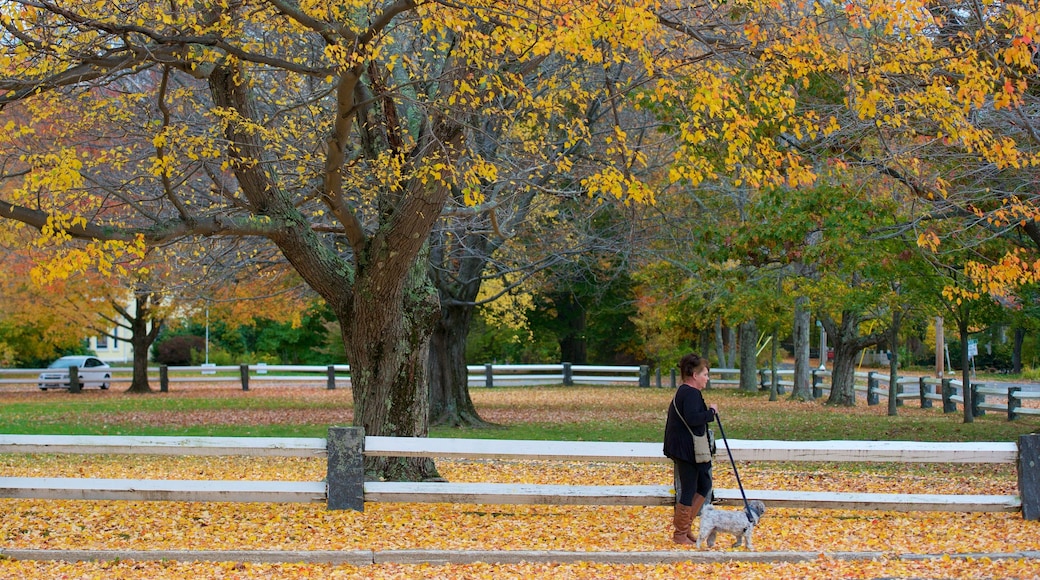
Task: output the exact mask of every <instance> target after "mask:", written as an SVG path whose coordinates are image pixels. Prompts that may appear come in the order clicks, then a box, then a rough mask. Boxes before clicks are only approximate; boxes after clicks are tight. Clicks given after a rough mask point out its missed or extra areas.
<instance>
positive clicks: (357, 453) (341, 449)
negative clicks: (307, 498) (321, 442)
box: [325, 427, 365, 512]
mask: <svg viewBox="0 0 1040 580" xmlns="http://www.w3.org/2000/svg"><path fill="white" fill-rule="evenodd" d="M325 447H326V450H327V451H328V462H329V463H328V471H327V472H326V477H325V482H326V484H327V486H328V509H330V510H355V511H359V512H363V511H365V466H364V450H365V430H364V429H363V428H361V427H329V438H328V439H327V440H326V442H325Z"/></svg>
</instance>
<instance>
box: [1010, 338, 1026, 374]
mask: <svg viewBox="0 0 1040 580" xmlns="http://www.w3.org/2000/svg"><path fill="white" fill-rule="evenodd" d="M1025 339H1026V329H1024V328H1022V327H1021V326H1016V327H1015V336H1014V343H1013V344H1012V349H1011V372H1012V373H1014V374H1016V375H1017V374H1021V373H1022V342H1023V341H1025Z"/></svg>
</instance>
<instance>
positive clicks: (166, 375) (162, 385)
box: [159, 365, 170, 393]
mask: <svg viewBox="0 0 1040 580" xmlns="http://www.w3.org/2000/svg"><path fill="white" fill-rule="evenodd" d="M159 392H160V393H169V392H170V367H168V366H166V365H159Z"/></svg>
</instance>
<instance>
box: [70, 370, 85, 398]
mask: <svg viewBox="0 0 1040 580" xmlns="http://www.w3.org/2000/svg"><path fill="white" fill-rule="evenodd" d="M69 392H70V393H82V392H83V383H81V382H80V380H79V367H77V366H71V367H69Z"/></svg>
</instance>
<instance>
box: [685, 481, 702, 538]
mask: <svg viewBox="0 0 1040 580" xmlns="http://www.w3.org/2000/svg"><path fill="white" fill-rule="evenodd" d="M706 499H707V498H706V497H704V496H703V495H701V494H699V493H697V494H694V495H693V505H692V506H690V513H692V514H693V515H692V516H691V517H690V528H691V529H690V530H688V531H687V532H686V537H687V538H689V539H690V541H691V542H693V543H697V534H695V533H694V532H693V529H692V528H693V518H695V517H697V516H699V515H700V514H701V508H702V507H704V501H705V500H706Z"/></svg>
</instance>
